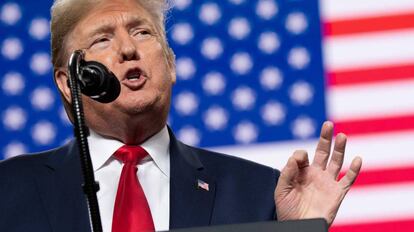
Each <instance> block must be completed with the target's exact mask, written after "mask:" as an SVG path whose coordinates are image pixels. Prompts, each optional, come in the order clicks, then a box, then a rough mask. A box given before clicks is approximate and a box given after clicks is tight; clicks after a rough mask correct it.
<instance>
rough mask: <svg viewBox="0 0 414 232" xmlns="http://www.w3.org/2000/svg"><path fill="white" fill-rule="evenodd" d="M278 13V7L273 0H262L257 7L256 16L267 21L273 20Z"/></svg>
mask: <svg viewBox="0 0 414 232" xmlns="http://www.w3.org/2000/svg"><path fill="white" fill-rule="evenodd" d="M278 11H279V9H278V6H277V5H276V2H275V1H273V0H260V1H259V2H258V3H257V6H256V14H257V15H258V16H260V17H261V18H262V19H265V20H269V19H271V18H273V17H274V16H275V15H276V14H277V12H278Z"/></svg>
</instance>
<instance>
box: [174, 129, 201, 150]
mask: <svg viewBox="0 0 414 232" xmlns="http://www.w3.org/2000/svg"><path fill="white" fill-rule="evenodd" d="M177 137H178V139H179V140H181V141H182V142H184V143H185V144H188V145H191V146H197V145H198V144H199V143H200V139H201V138H200V137H201V135H200V132H199V131H198V130H197V129H196V128H194V127H192V126H184V127H183V128H181V129H180V130H179V131H178V134H177Z"/></svg>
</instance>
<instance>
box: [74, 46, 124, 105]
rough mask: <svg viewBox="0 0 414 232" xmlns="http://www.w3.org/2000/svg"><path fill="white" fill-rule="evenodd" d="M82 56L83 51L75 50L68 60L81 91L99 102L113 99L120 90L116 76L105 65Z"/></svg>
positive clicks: (107, 101)
mask: <svg viewBox="0 0 414 232" xmlns="http://www.w3.org/2000/svg"><path fill="white" fill-rule="evenodd" d="M83 57H84V53H83V52H82V51H80V50H76V51H75V52H73V54H72V55H71V57H70V60H69V69H71V70H75V72H76V73H77V79H78V80H79V82H78V83H79V86H80V89H81V92H82V93H83V94H85V95H86V96H89V97H91V98H92V99H94V100H96V101H98V102H101V103H109V102H112V101H114V100H115V99H116V98H117V97H118V96H119V94H120V92H121V85H120V83H119V81H118V79H117V78H116V76H115V75H114V74H113V73H112V72H111V71H110V70H109V69H108V68H107V67H106V66H105V65H103V64H101V63H99V62H97V61H85V60H84V59H83Z"/></svg>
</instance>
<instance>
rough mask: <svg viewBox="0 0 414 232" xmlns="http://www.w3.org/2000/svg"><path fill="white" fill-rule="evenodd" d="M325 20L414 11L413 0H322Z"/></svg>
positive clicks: (322, 11)
mask: <svg viewBox="0 0 414 232" xmlns="http://www.w3.org/2000/svg"><path fill="white" fill-rule="evenodd" d="M320 6H321V14H322V17H323V18H324V19H325V20H338V19H354V18H362V17H369V16H381V15H390V14H398V13H405V12H412V11H414V1H413V0H362V1H361V0H320Z"/></svg>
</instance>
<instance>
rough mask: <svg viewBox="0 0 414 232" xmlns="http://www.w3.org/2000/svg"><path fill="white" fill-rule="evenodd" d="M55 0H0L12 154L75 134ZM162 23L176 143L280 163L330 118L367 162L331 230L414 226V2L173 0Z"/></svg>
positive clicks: (1, 110)
mask: <svg viewBox="0 0 414 232" xmlns="http://www.w3.org/2000/svg"><path fill="white" fill-rule="evenodd" d="M51 4H52V1H51V0H40V1H23V0H1V1H0V49H1V51H0V52H1V53H0V97H1V102H0V149H1V150H0V158H3V159H7V158H9V157H12V156H15V155H18V154H21V153H26V152H36V151H41V150H45V149H49V148H52V147H56V146H58V145H61V144H63V143H65V142H66V141H67V140H68V139H70V138H72V127H71V125H70V123H69V122H68V119H67V117H66V115H65V112H64V110H63V107H62V105H61V103H60V99H59V94H58V93H57V91H56V89H55V87H54V84H53V81H52V71H51V70H52V69H51V68H52V67H51V63H50V54H49V50H50V49H49V39H50V32H49V20H50V16H49V9H50V6H51ZM167 32H168V39H169V42H170V45H171V46H172V47H173V49H174V51H175V52H176V55H177V60H176V65H177V66H176V68H177V78H178V82H177V84H176V86H175V87H174V91H173V92H174V93H173V98H172V107H171V113H170V117H169V124H170V125H171V126H172V128H173V129H174V131H175V132H176V135H177V136H178V137H179V138H180V139H181V140H183V141H184V142H186V143H189V144H192V145H197V146H202V147H208V148H211V149H214V150H217V151H220V152H225V153H228V154H232V155H237V156H240V157H243V158H246V159H250V160H253V161H256V162H259V163H262V164H265V165H268V166H272V167H275V168H278V169H281V168H282V167H283V166H284V164H285V162H286V161H287V158H288V157H289V156H290V155H291V154H292V153H293V151H294V150H295V149H307V150H308V151H310V153H311V155H312V153H313V151H314V149H315V145H316V141H317V137H318V132H319V127H320V126H321V124H322V122H323V121H324V120H326V119H330V120H333V121H334V122H335V125H336V131H337V132H339V131H342V132H345V133H346V134H348V135H349V140H348V141H349V142H348V147H347V157H348V159H347V160H346V162H345V166H346V167H348V166H349V163H350V161H351V157H352V156H354V155H360V156H362V157H363V161H364V162H363V169H362V173H361V175H360V177H359V178H358V180H357V181H356V183H355V187H354V188H353V189H352V190H351V191H350V192H349V194H348V196H347V198H346V199H345V201H344V202H343V205H342V206H341V209H340V212H339V214H338V216H337V219H336V221H335V224H334V226H333V228H332V229H331V231H337V232H338V231H350V232H356V231H368V232H369V231H379V232H385V231H387V232H388V231H413V230H414V200H412V197H413V196H414V1H413V0H392V1H391V0H319V1H316V0H220V1H219V0H206V1H201V0H193V1H191V0H175V4H174V7H173V8H172V9H171V13H170V14H169V17H168V19H167ZM2 155H3V156H2ZM241 171H242V170H241ZM0 178H1V177H0ZM0 197H1V196H0Z"/></svg>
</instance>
